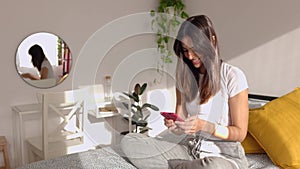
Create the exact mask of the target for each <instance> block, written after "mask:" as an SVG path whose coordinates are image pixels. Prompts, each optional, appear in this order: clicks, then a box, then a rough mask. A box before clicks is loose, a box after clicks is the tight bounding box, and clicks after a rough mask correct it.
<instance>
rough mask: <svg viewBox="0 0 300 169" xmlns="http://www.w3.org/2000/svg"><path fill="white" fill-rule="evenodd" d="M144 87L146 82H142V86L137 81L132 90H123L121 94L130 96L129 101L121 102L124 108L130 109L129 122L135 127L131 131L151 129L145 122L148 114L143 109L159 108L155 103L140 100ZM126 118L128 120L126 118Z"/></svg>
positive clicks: (140, 131)
mask: <svg viewBox="0 0 300 169" xmlns="http://www.w3.org/2000/svg"><path fill="white" fill-rule="evenodd" d="M146 88H147V83H144V84H143V85H142V86H141V85H140V84H139V83H137V84H136V85H135V86H134V90H133V92H129V93H126V92H123V94H125V95H126V96H128V97H129V98H130V103H128V102H122V104H123V106H125V107H126V108H128V109H130V111H131V112H132V116H131V122H132V125H135V127H136V128H135V130H133V132H139V133H145V132H147V131H148V130H151V128H150V127H148V122H147V119H148V117H149V116H150V114H148V115H146V114H145V110H147V109H152V110H154V111H159V108H158V107H156V106H155V105H152V104H149V103H143V102H142V100H141V97H142V95H143V93H144V91H145V90H146ZM126 119H127V120H128V118H126Z"/></svg>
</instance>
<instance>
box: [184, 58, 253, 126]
mask: <svg viewBox="0 0 300 169" xmlns="http://www.w3.org/2000/svg"><path fill="white" fill-rule="evenodd" d="M247 88H248V83H247V79H246V77H245V75H244V73H243V72H242V70H240V69H239V68H237V67H235V66H232V65H230V64H227V63H224V62H223V63H222V65H221V88H220V91H219V92H218V93H217V94H216V95H215V96H213V97H211V98H210V99H209V100H208V102H207V103H204V104H201V105H199V101H200V100H199V92H198V95H197V97H196V98H195V99H194V100H193V101H191V102H187V103H186V110H187V112H188V114H189V115H198V117H199V118H200V119H203V120H207V121H209V122H212V123H215V124H219V125H222V126H229V125H230V124H231V118H230V112H229V105H228V100H229V98H231V97H233V96H235V95H236V94H238V93H240V92H241V91H243V90H245V89H247Z"/></svg>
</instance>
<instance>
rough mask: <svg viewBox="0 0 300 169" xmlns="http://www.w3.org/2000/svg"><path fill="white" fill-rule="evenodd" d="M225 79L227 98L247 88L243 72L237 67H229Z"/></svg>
mask: <svg viewBox="0 0 300 169" xmlns="http://www.w3.org/2000/svg"><path fill="white" fill-rule="evenodd" d="M227 78H228V79H227V80H228V81H227V82H228V83H227V89H228V94H229V97H233V96H235V95H237V94H238V93H240V92H241V91H243V90H245V89H247V88H248V82H247V79H246V76H245V74H244V72H243V71H242V70H241V69H239V68H237V67H234V66H230V67H229V70H228V74H227Z"/></svg>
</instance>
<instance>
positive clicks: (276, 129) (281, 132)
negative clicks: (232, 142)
mask: <svg viewBox="0 0 300 169" xmlns="http://www.w3.org/2000/svg"><path fill="white" fill-rule="evenodd" d="M248 131H249V132H250V134H251V135H252V136H253V137H254V139H255V140H256V141H257V142H258V143H259V144H260V145H261V147H262V148H263V149H264V150H265V152H266V153H267V154H268V156H269V157H270V159H271V160H272V161H273V163H274V164H275V165H278V166H280V167H281V168H284V169H296V168H300V155H299V152H300V134H299V133H300V88H299V87H298V88H296V89H295V90H293V91H292V92H290V93H288V94H286V95H284V96H282V97H279V98H277V99H275V100H272V101H270V102H268V103H267V104H266V105H264V106H263V107H261V108H257V109H252V110H250V112H249V128H248Z"/></svg>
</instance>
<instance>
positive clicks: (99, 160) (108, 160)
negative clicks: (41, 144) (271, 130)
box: [18, 147, 279, 169]
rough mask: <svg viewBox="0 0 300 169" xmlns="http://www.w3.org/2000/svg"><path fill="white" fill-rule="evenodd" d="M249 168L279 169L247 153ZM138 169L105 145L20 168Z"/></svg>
mask: <svg viewBox="0 0 300 169" xmlns="http://www.w3.org/2000/svg"><path fill="white" fill-rule="evenodd" d="M246 157H247V159H248V163H249V169H279V168H278V167H277V166H275V165H274V164H273V163H272V161H271V160H270V159H269V157H268V156H267V155H266V154H246ZM47 168H51V169H70V168H76V169H96V168H97V169H108V168H113V169H136V167H135V166H134V165H132V164H131V163H130V162H129V161H128V160H127V159H126V158H124V156H123V155H122V152H121V151H120V149H119V148H116V147H104V148H100V149H96V150H89V151H86V152H81V153H75V154H70V155H65V156H62V157H58V158H53V159H49V160H42V161H37V162H33V163H30V164H27V165H24V166H22V167H19V168H18V169H47Z"/></svg>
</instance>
